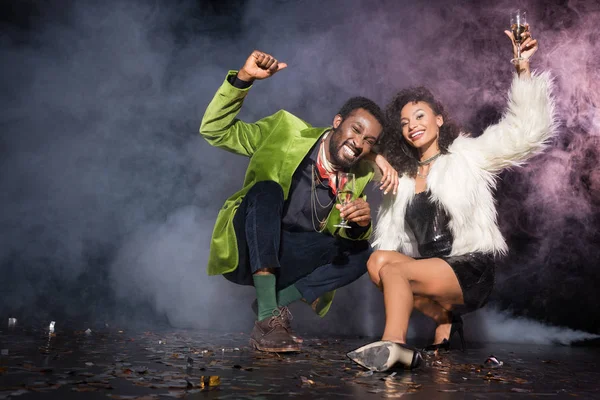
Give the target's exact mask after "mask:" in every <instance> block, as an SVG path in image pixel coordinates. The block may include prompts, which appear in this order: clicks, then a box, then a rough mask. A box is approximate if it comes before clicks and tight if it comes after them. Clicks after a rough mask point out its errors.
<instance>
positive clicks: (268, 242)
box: [224, 181, 372, 303]
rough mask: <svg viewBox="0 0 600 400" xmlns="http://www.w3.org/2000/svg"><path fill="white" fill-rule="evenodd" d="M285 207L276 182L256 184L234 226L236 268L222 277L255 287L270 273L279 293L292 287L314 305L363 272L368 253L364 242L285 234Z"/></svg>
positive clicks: (239, 211)
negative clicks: (257, 275)
mask: <svg viewBox="0 0 600 400" xmlns="http://www.w3.org/2000/svg"><path fill="white" fill-rule="evenodd" d="M307 195H310V194H309V193H307ZM283 207H284V199H283V190H282V189H281V186H279V184H277V183H276V182H273V181H262V182H258V183H256V184H255V185H254V186H253V187H252V188H251V189H250V191H248V193H247V194H246V196H245V197H244V199H243V200H242V203H241V204H240V207H239V208H238V210H237V212H236V215H235V217H234V220H233V223H234V227H235V231H236V236H237V244H238V251H239V264H238V268H237V269H236V270H234V271H232V272H230V273H227V274H225V275H224V276H225V277H226V278H227V279H228V280H230V281H232V282H235V283H238V284H240V285H253V280H252V274H253V273H254V272H256V271H258V270H259V269H261V268H273V269H275V275H276V280H277V290H281V289H283V288H285V287H288V286H290V285H292V284H294V285H295V286H296V288H297V289H298V291H299V292H300V293H301V294H302V297H303V298H304V299H305V300H306V301H307V302H308V303H312V302H313V301H314V300H316V299H317V298H318V297H320V296H321V295H323V294H325V293H327V292H329V291H331V290H334V289H338V288H340V287H342V286H346V285H348V284H350V283H352V282H354V281H355V280H356V279H358V278H360V277H361V276H362V275H363V274H364V273H365V272H367V260H368V259H369V256H370V255H371V253H372V249H371V246H370V244H369V242H368V241H366V240H360V241H355V240H348V239H343V238H339V237H333V236H330V235H328V234H325V233H319V232H290V231H287V230H285V229H282V224H281V220H282V215H283Z"/></svg>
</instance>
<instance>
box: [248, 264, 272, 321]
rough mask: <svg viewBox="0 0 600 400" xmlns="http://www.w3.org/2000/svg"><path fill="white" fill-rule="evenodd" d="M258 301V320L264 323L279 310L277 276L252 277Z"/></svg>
mask: <svg viewBox="0 0 600 400" xmlns="http://www.w3.org/2000/svg"><path fill="white" fill-rule="evenodd" d="M252 279H253V280H254V289H256V301H257V303H258V320H259V321H262V320H263V319H265V318H269V317H271V316H272V315H273V310H275V309H276V308H277V295H276V294H275V275H272V274H269V275H252Z"/></svg>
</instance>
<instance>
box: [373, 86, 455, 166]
mask: <svg viewBox="0 0 600 400" xmlns="http://www.w3.org/2000/svg"><path fill="white" fill-rule="evenodd" d="M419 101H422V102H425V103H427V104H428V105H429V107H431V109H432V110H433V112H434V113H435V114H436V115H441V116H442V118H443V119H444V124H443V125H442V126H441V127H440V136H439V140H438V144H439V147H440V152H441V153H442V154H446V153H448V147H450V145H451V144H452V142H454V139H456V138H457V137H458V135H459V133H460V129H459V128H458V126H457V125H456V124H454V123H453V122H452V121H450V119H449V118H448V115H447V114H446V111H445V110H444V107H443V106H442V105H441V103H440V102H438V101H437V100H436V99H435V97H434V96H433V94H432V93H431V92H430V91H429V89H427V88H425V87H423V86H419V87H412V88H408V89H403V90H401V91H400V92H398V93H397V94H396V96H394V98H393V99H392V101H390V103H389V104H388V106H387V107H386V109H385V113H386V119H387V126H386V129H385V130H384V134H383V135H382V137H381V138H380V139H379V144H378V148H379V152H380V153H381V154H382V155H383V156H384V157H385V158H386V159H387V160H388V162H389V163H390V164H391V165H392V167H394V168H395V169H396V170H397V171H398V173H399V174H400V175H403V174H407V175H408V176H412V177H414V176H415V175H416V174H417V169H418V167H419V163H418V162H419V153H418V151H417V149H416V148H414V147H413V146H411V145H410V144H408V143H407V141H406V140H405V139H404V136H402V127H401V126H400V111H402V108H403V107H404V106H405V105H406V104H408V103H417V102H419Z"/></svg>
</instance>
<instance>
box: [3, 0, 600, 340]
mask: <svg viewBox="0 0 600 400" xmlns="http://www.w3.org/2000/svg"><path fill="white" fill-rule="evenodd" d="M12 3H13V4H4V5H3V6H2V7H4V8H5V10H4V11H5V13H4V14H5V17H4V18H3V20H2V22H1V24H2V25H1V28H2V30H1V33H0V56H1V57H2V60H4V62H3V65H2V69H3V73H2V79H1V80H0V85H1V86H0V87H1V89H2V91H1V93H2V95H1V97H0V107H1V110H2V111H1V114H0V126H1V127H2V130H1V136H0V154H1V155H2V157H1V168H0V185H1V186H0V187H2V191H1V192H0V204H1V205H2V208H1V212H0V238H1V240H2V244H3V245H2V247H1V248H0V277H1V280H0V282H1V285H2V296H1V297H2V299H1V300H0V316H6V317H8V316H9V315H10V316H12V315H14V316H16V317H19V318H20V319H22V318H32V319H38V318H41V319H43V318H46V316H50V315H52V316H56V315H61V316H62V317H63V318H65V319H86V320H88V321H100V320H102V321H105V320H106V321H108V320H122V321H130V322H131V321H137V322H139V323H143V322H146V323H147V322H148V321H156V322H165V323H169V324H171V325H174V326H178V327H194V328H209V329H227V330H232V329H234V330H242V331H246V330H249V326H251V325H250V324H251V321H252V320H253V315H252V312H251V311H250V307H249V304H250V302H251V301H252V300H253V290H252V288H249V287H237V286H235V285H232V284H230V283H229V282H227V281H226V280H224V279H223V278H222V277H208V276H206V273H205V264H206V260H207V257H208V246H209V240H210V235H211V232H212V227H213V223H214V220H215V218H216V215H217V212H218V210H219V208H220V206H221V205H222V203H223V201H224V200H225V199H226V198H227V197H228V196H229V195H231V194H232V193H234V192H235V191H237V190H239V188H240V187H241V184H242V180H243V176H244V170H245V166H246V164H247V160H246V159H244V158H243V157H239V156H235V155H232V154H228V153H226V152H224V151H222V150H218V149H214V148H212V147H210V146H209V145H208V144H207V143H206V142H205V141H204V140H203V139H202V138H201V137H199V135H198V133H197V132H198V127H199V124H200V120H201V117H202V114H203V112H204V109H205V108H206V106H207V105H208V103H209V101H210V99H211V98H212V95H213V94H214V92H215V91H216V90H217V88H218V86H219V85H220V84H221V82H222V80H223V79H224V77H225V74H226V72H227V71H228V70H229V69H237V68H239V67H240V66H241V65H242V64H243V62H244V60H245V58H246V57H247V55H248V54H249V53H250V52H251V51H252V50H253V49H255V48H258V49H261V50H263V51H266V52H269V53H271V54H273V55H274V56H275V57H277V58H278V59H279V60H281V61H285V62H287V63H288V65H289V67H288V68H287V69H286V70H285V71H282V72H281V73H279V74H277V75H276V76H275V77H273V78H272V79H268V80H265V81H261V82H258V83H257V84H255V85H254V86H255V87H253V89H252V91H251V93H250V95H249V96H248V100H247V101H246V103H245V105H244V107H243V109H242V112H241V114H240V117H241V118H242V119H244V120H247V121H254V120H257V119H259V118H261V117H264V116H266V115H269V114H271V113H273V112H275V111H277V110H278V109H280V108H283V109H287V110H288V111H290V112H292V113H294V114H296V115H298V116H299V117H301V118H303V119H304V120H307V121H309V122H311V123H312V124H314V125H316V126H325V125H328V124H330V122H331V120H332V118H333V115H334V114H335V112H336V111H337V109H338V108H339V107H340V106H341V104H342V103H343V102H344V101H345V100H346V99H347V98H348V97H350V96H353V95H364V96H367V97H370V98H372V99H373V100H375V101H377V102H378V103H380V104H381V105H385V103H386V102H387V101H388V100H389V99H390V98H391V96H392V95H393V94H394V93H395V92H396V91H397V90H398V89H400V88H403V87H405V86H409V85H416V84H424V85H427V86H429V87H430V88H431V89H432V90H433V91H434V92H435V93H436V94H437V95H438V96H439V97H440V99H441V100H442V102H443V103H444V104H446V106H447V109H448V111H449V112H450V115H451V116H453V119H455V120H456V121H457V122H459V123H462V125H463V126H464V128H465V129H466V130H469V131H472V132H474V133H475V134H477V133H478V132H480V131H481V130H482V129H483V128H484V127H485V126H486V125H487V124H489V123H492V122H494V121H495V120H496V119H497V118H498V117H499V115H500V114H501V112H502V110H503V107H504V105H505V98H506V93H507V90H508V87H509V84H510V79H511V74H512V69H511V65H510V62H509V60H510V58H511V49H510V43H509V42H508V39H507V38H506V37H505V36H504V33H503V30H504V29H506V28H507V25H508V12H509V10H510V9H512V8H513V6H514V4H515V3H514V2H509V1H499V2H496V3H495V4H494V5H481V4H480V3H479V2H477V1H466V2H465V1H461V2H459V1H433V2H431V1H428V2H425V1H422V2H414V1H413V2H409V1H379V2H371V1H366V0H365V1H359V0H352V1H341V0H334V1H328V2H317V1H283V0H279V1H277V0H261V1H259V0H253V1H244V0H238V1H229V2H227V1H221V2H219V1H197V2H194V1H184V0H180V1H173V2H170V1H154V2H143V1H137V2H136V1H131V2H116V1H114V2H112V1H107V2H99V1H87V0H84V1H77V2H74V1H73V2H64V3H61V4H62V7H52V6H50V5H47V4H46V3H45V2H42V1H28V2H12ZM520 5H521V7H522V8H523V9H526V10H527V11H528V14H529V21H530V24H531V27H532V32H533V34H534V36H535V37H537V38H538V39H539V40H540V49H539V51H538V53H537V54H536V55H535V56H534V59H533V60H532V63H533V64H534V67H535V68H538V69H540V70H550V71H551V72H552V74H553V75H554V76H555V78H556V91H555V94H556V101H557V107H558V110H559V113H560V119H561V132H560V137H559V138H558V139H557V140H556V142H555V143H553V145H552V146H551V148H550V149H549V150H548V151H547V152H546V153H545V154H544V155H542V156H539V157H537V158H535V159H534V160H532V161H531V163H530V164H529V165H527V166H526V167H525V168H522V169H518V170H514V171H507V172H506V173H503V175H502V180H501V183H500V187H499V189H498V193H497V199H498V212H499V220H500V224H501V229H502V231H503V233H504V234H505V236H506V238H507V239H508V242H509V245H510V247H511V254H510V256H509V257H508V259H507V260H506V261H505V262H503V263H502V264H501V265H499V266H498V277H497V290H496V291H495V293H494V295H493V296H492V299H491V302H490V303H491V307H490V309H489V310H482V311H481V312H478V313H477V314H476V316H475V317H473V318H477V319H478V320H482V321H487V322H486V323H487V324H492V325H496V324H504V325H506V324H507V321H510V324H514V325H510V326H512V327H515V328H514V329H512V328H511V329H508V328H507V329H504V330H502V331H496V332H500V333H493V330H492V329H489V330H487V331H486V333H484V336H485V337H486V338H487V339H488V340H498V341H502V340H503V338H504V341H508V340H510V339H511V338H514V340H517V341H518V340H521V338H523V337H528V338H530V340H531V341H537V342H542V343H545V342H547V341H554V342H561V340H562V341H565V342H569V341H571V339H570V338H573V337H577V338H580V337H579V336H577V335H578V334H579V333H577V332H576V334H574V335H573V334H572V331H570V330H558V331H556V332H555V331H553V330H552V329H559V328H552V329H550V328H547V326H546V325H543V323H551V324H552V325H554V326H562V327H568V328H571V329H575V330H585V331H588V332H593V333H598V330H599V327H600V320H599V318H600V309H599V307H600V301H599V300H600V299H599V296H598V291H597V290H596V287H597V285H598V284H599V283H600V282H598V279H599V275H598V272H597V271H598V264H599V261H600V249H599V247H598V246H597V245H596V243H597V242H598V240H599V239H600V238H599V234H598V229H597V227H598V223H599V215H600V213H599V204H600V172H598V169H597V165H598V162H599V161H600V86H599V85H600V76H599V75H600V73H599V72H598V71H599V70H600V50H599V49H600V46H598V41H599V38H600V34H599V33H598V29H597V22H598V21H600V5H599V4H598V3H597V2H596V1H593V0H586V1H583V0H582V1H550V2H547V1H533V0H532V1H523V2H521V3H520ZM377 196H378V194H377V193H376V192H375V191H373V193H371V194H370V195H369V198H370V199H373V204H372V208H373V209H375V208H376V206H377V204H378V197H377ZM357 298H358V299H362V300H361V301H359V302H358V304H357V300H356V299H357ZM582 304H584V306H582ZM492 306H493V308H492ZM357 310H358V312H357ZM495 310H502V311H495ZM293 311H294V312H295V316H296V322H298V323H299V326H298V329H299V330H300V331H312V332H321V333H336V334H363V335H372V336H377V335H378V334H380V332H381V331H382V327H383V318H384V316H383V304H382V301H381V294H380V293H379V292H378V291H377V290H376V288H374V287H373V286H372V285H371V284H370V283H369V281H368V279H367V277H363V278H361V279H360V280H359V281H357V282H355V283H354V284H352V285H350V286H349V287H348V288H345V289H343V290H340V291H339V293H338V295H337V298H336V302H335V303H334V306H333V308H332V311H331V312H330V314H329V315H328V316H327V317H326V318H325V319H323V320H321V319H318V318H316V317H315V316H313V315H312V314H311V311H310V310H309V309H308V307H306V306H304V305H302V304H299V305H294V308H293ZM511 315H515V316H518V318H514V319H510V316H511ZM232 316H234V317H232ZM524 318H528V319H524ZM483 326H487V325H485V324H484V325H483ZM511 332H512V333H511ZM523 332H532V333H531V335H530V336H526V335H524V334H523ZM536 332H537V333H539V334H537V336H536ZM561 332H562V333H564V336H562V339H561ZM552 335H554V336H552ZM549 336H552V340H551V339H547V338H548V337H549ZM557 338H558V339H557ZM572 340H576V339H572Z"/></svg>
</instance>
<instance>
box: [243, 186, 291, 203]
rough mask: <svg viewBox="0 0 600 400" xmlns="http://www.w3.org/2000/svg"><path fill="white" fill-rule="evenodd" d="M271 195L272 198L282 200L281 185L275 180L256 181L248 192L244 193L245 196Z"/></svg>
mask: <svg viewBox="0 0 600 400" xmlns="http://www.w3.org/2000/svg"><path fill="white" fill-rule="evenodd" d="M248 196H250V197H266V196H268V197H273V198H274V199H281V201H283V189H282V188H281V185H279V183H277V182H275V181H260V182H256V183H255V184H254V185H252V187H251V188H250V190H248V193H246V197H248Z"/></svg>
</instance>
